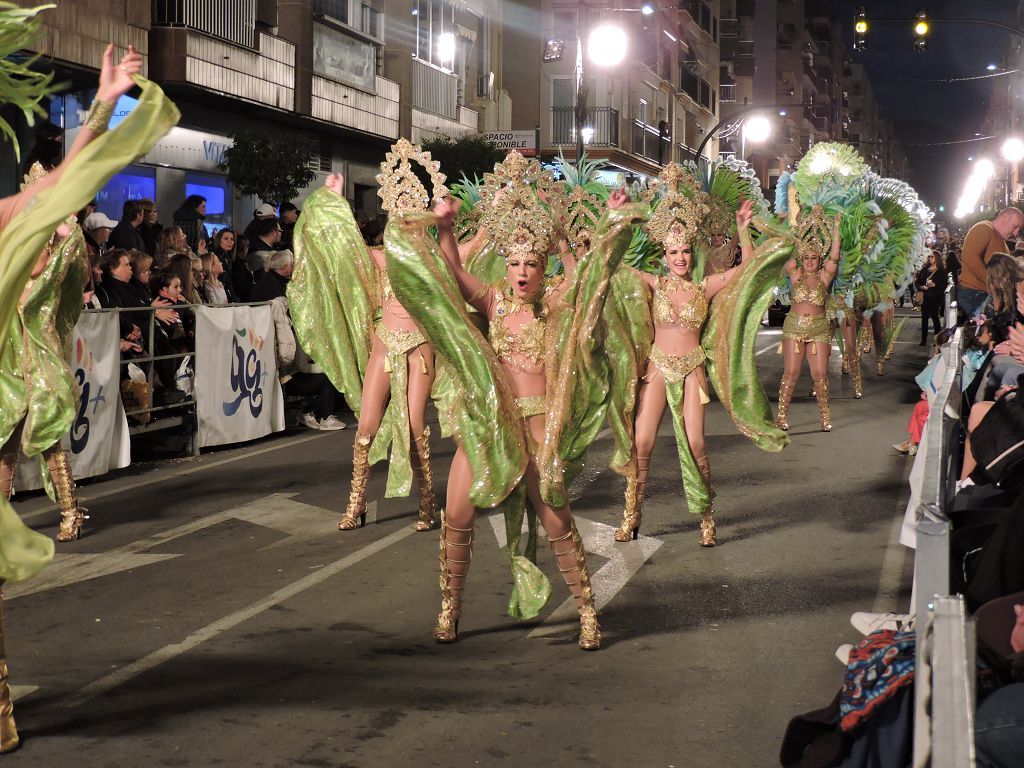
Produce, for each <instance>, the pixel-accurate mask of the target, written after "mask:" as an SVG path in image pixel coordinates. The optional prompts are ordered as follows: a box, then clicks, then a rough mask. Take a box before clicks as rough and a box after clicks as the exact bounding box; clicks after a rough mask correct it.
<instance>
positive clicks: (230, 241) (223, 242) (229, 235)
mask: <svg viewBox="0 0 1024 768" xmlns="http://www.w3.org/2000/svg"><path fill="white" fill-rule="evenodd" d="M234 247H235V233H234V232H225V233H224V234H223V235H221V236H220V249H221V250H222V251H225V252H226V251H230V250H231V249H232V248H234Z"/></svg>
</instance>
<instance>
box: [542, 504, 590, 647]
mask: <svg viewBox="0 0 1024 768" xmlns="http://www.w3.org/2000/svg"><path fill="white" fill-rule="evenodd" d="M569 526H570V528H569V532H568V533H567V534H565V535H564V536H559V537H558V538H556V539H550V544H551V552H552V553H553V554H554V556H555V564H556V565H557V566H558V570H559V571H561V573H562V578H563V579H565V584H566V586H568V587H569V591H570V592H571V593H572V596H573V598H575V600H576V610H577V611H579V614H580V636H579V646H580V648H582V649H583V650H584V651H596V650H597V649H598V648H600V647H601V627H600V626H598V623H597V607H596V606H595V605H594V592H593V590H592V589H591V587H590V570H589V569H588V568H587V554H586V552H585V551H584V549H583V539H582V538H580V532H579V531H578V530H576V521H575V520H572V519H570V522H569ZM559 544H569V545H570V546H569V548H565V547H559V546H558V545H559Z"/></svg>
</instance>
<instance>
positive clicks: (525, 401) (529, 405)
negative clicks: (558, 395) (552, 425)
mask: <svg viewBox="0 0 1024 768" xmlns="http://www.w3.org/2000/svg"><path fill="white" fill-rule="evenodd" d="M546 402H547V398H546V397H545V396H544V395H530V396H529V397H517V398H516V405H517V406H519V412H520V413H521V414H522V415H523V418H524V419H528V418H530V417H531V416H541V415H543V414H545V413H547V405H546Z"/></svg>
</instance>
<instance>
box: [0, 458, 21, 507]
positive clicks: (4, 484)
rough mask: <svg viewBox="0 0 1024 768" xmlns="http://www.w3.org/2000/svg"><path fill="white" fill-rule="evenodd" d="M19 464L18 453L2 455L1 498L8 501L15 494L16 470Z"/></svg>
mask: <svg viewBox="0 0 1024 768" xmlns="http://www.w3.org/2000/svg"><path fill="white" fill-rule="evenodd" d="M17 464H18V454H17V452H14V453H3V454H0V496H2V497H3V498H5V499H7V500H8V501H10V499H11V495H12V494H13V493H14V470H15V469H16V468H17Z"/></svg>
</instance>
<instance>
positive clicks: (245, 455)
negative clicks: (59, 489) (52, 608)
mask: <svg viewBox="0 0 1024 768" xmlns="http://www.w3.org/2000/svg"><path fill="white" fill-rule="evenodd" d="M328 434H333V433H328V432H318V433H317V434H315V435H303V436H301V437H296V438H294V439H292V440H280V441H275V442H274V444H273V445H268V446H266V447H265V448H259V449H257V450H245V449H242V451H241V452H240V453H239V454H238V455H237V456H229V457H227V458H224V459H218V460H216V461H208V462H202V463H199V464H193V465H190V466H188V467H183V468H182V469H178V470H171V471H168V472H165V471H163V467H162V466H157V467H154V468H153V469H152V470H151V471H147V472H146V477H144V478H141V479H139V480H135V481H133V482H130V483H125V484H123V485H118V486H117V487H114V488H108V489H106V490H102V491H97V492H95V493H93V492H92V490H91V486H90V487H89V488H87V489H83V490H82V491H80V492H79V494H78V496H79V499H80V500H81V501H82V502H92V501H96V500H97V499H105V498H107V497H108V496H116V495H117V494H119V493H125V492H127V491H134V490H136V489H138V488H145V487H147V486H150V485H153V484H154V483H162V482H164V481H166V480H173V479H174V478H177V477H186V476H188V475H191V474H194V473H195V472H202V471H204V470H207V469H214V468H216V467H222V466H224V465H225V464H233V463H234V462H236V461H243V460H247V459H251V458H252V457H253V456H261V455H263V454H265V453H271V452H272V451H279V450H281V449H282V448H292V447H294V446H296V445H302V444H303V443H308V442H310V441H312V440H318V439H320V438H322V437H326V436H327V435H328ZM59 510H60V507H59V506H58V505H56V504H51V505H49V506H46V507H43V508H41V509H37V510H34V511H32V512H26V513H25V514H23V515H21V519H22V520H23V521H24V522H25V523H26V524H29V523H34V522H37V521H42V520H44V519H46V518H47V517H49V516H51V515H52V514H53V513H54V512H57V511H59Z"/></svg>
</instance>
